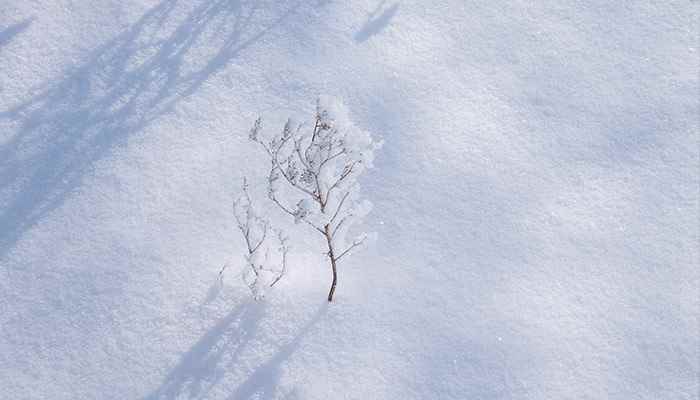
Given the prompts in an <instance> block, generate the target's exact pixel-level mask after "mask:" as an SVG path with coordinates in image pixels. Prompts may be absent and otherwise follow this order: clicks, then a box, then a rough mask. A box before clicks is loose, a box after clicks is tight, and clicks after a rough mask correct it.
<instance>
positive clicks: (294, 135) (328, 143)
mask: <svg viewBox="0 0 700 400" xmlns="http://www.w3.org/2000/svg"><path fill="white" fill-rule="evenodd" d="M261 136H262V120H261V119H260V118H258V119H257V120H256V121H255V125H254V126H253V128H252V129H251V131H250V139H251V140H252V141H254V142H256V143H258V144H259V145H260V146H262V148H263V149H265V152H266V153H267V155H268V156H269V158H270V170H269V174H268V197H269V198H270V199H271V200H272V201H273V202H274V203H275V204H276V205H277V206H278V207H279V208H280V209H281V210H282V211H284V212H285V213H287V214H289V215H290V216H292V217H293V218H294V221H295V222H296V223H299V222H304V223H306V224H308V225H309V226H310V227H312V228H313V229H314V230H315V231H317V232H318V233H319V234H321V235H322V236H323V238H324V239H325V244H326V247H327V252H326V254H327V256H328V259H329V262H330V266H331V271H332V274H333V279H332V281H331V287H330V290H329V292H328V301H329V302H330V301H333V294H334V293H335V289H336V285H337V283H338V269H337V267H338V263H339V262H340V261H341V260H342V259H343V258H344V257H346V256H347V255H348V254H350V252H351V251H352V250H354V249H355V248H357V247H358V246H360V245H361V244H362V243H363V242H364V241H365V238H366V235H365V234H361V235H359V236H357V237H355V238H354V239H353V240H352V241H350V242H347V241H346V239H345V237H346V232H347V230H348V228H349V227H350V226H351V225H353V224H355V223H357V222H358V221H359V220H360V219H361V218H362V217H364V216H365V215H366V214H367V213H368V212H369V210H370V208H371V204H370V203H369V202H367V201H362V202H361V201H359V199H358V198H359V185H358V183H357V178H358V176H360V174H362V172H363V171H364V170H365V169H367V168H370V167H371V166H372V160H373V157H374V150H375V149H377V148H379V147H380V146H381V144H380V143H377V142H375V141H373V140H372V137H371V136H370V135H369V133H367V132H365V131H362V130H360V129H358V128H357V127H356V126H355V125H354V124H352V123H351V121H350V119H349V118H348V113H347V110H346V109H345V107H344V106H343V104H342V103H340V102H339V101H337V100H334V99H331V98H326V97H320V98H319V99H318V101H317V105H316V113H315V116H314V119H313V123H312V125H311V126H310V127H307V126H305V125H304V124H303V123H299V124H295V123H293V122H292V121H291V119H290V120H287V123H286V124H285V125H284V128H283V129H282V131H281V132H279V133H278V134H276V135H274V136H273V137H272V138H271V139H269V140H266V139H263V138H262V137H261ZM283 187H284V189H283Z"/></svg>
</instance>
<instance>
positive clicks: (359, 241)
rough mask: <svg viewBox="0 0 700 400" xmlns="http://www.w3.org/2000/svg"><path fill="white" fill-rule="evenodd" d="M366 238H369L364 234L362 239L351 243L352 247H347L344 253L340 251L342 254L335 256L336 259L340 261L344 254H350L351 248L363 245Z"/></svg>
mask: <svg viewBox="0 0 700 400" xmlns="http://www.w3.org/2000/svg"><path fill="white" fill-rule="evenodd" d="M365 239H367V236H362V239H360V240H356V241H354V242H353V243H352V244H351V245H350V247H348V248H347V249H345V251H343V252H342V253H340V255H339V256H338V257H336V258H335V261H340V259H341V258H343V256H344V255H346V254H348V252H349V251H350V250H352V249H354V248H355V247H357V246H359V245H361V244H362V243H363V242H364V241H365Z"/></svg>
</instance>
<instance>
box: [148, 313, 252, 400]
mask: <svg viewBox="0 0 700 400" xmlns="http://www.w3.org/2000/svg"><path fill="white" fill-rule="evenodd" d="M263 313H264V304H262V303H256V302H252V303H247V304H242V305H240V306H238V307H237V308H235V309H234V310H232V311H231V312H230V313H229V314H228V315H226V316H225V317H224V318H222V319H221V320H220V321H219V322H217V324H216V325H215V326H214V327H213V328H211V329H210V330H209V331H208V332H207V333H206V334H205V335H204V336H202V337H201V338H200V339H199V340H198V341H197V343H195V344H194V345H193V346H192V347H191V348H190V349H189V350H188V351H187V352H186V353H185V354H184V355H183V356H182V357H181V358H180V361H179V362H178V363H177V365H176V366H175V367H174V368H173V369H172V370H171V371H170V373H168V375H167V376H166V377H165V379H164V380H163V382H162V383H161V385H160V386H159V387H158V388H157V389H156V390H154V391H153V392H152V393H150V394H149V395H147V396H146V397H144V398H143V400H158V399H174V398H178V396H180V395H182V394H186V395H187V396H188V398H190V399H206V398H207V395H208V393H209V392H210V391H211V389H212V388H214V387H215V386H216V385H217V384H218V382H219V381H220V380H221V379H222V378H223V376H224V372H225V369H224V366H223V365H222V359H223V358H224V356H230V357H231V358H232V360H236V359H237V358H238V357H239V356H240V354H241V353H242V352H243V351H244V350H245V349H246V347H247V345H248V342H249V341H250V340H251V338H252V337H253V336H254V335H255V332H256V331H257V329H258V321H259V320H260V318H261V317H262V315H263Z"/></svg>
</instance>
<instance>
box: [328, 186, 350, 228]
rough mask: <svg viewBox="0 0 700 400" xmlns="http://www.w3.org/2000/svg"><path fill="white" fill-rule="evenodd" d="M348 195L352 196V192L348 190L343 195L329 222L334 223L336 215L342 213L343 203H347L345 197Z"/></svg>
mask: <svg viewBox="0 0 700 400" xmlns="http://www.w3.org/2000/svg"><path fill="white" fill-rule="evenodd" d="M348 196H350V192H346V193H345V194H344V195H343V198H342V199H340V203H338V208H336V209H335V212H334V213H333V216H332V217H331V220H330V221H329V223H333V221H335V219H336V217H337V216H338V214H339V213H340V210H341V209H342V208H343V204H344V203H345V199H347V198H348Z"/></svg>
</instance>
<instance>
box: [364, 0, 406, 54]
mask: <svg viewBox="0 0 700 400" xmlns="http://www.w3.org/2000/svg"><path fill="white" fill-rule="evenodd" d="M385 3H386V0H383V1H382V2H381V3H379V5H378V6H377V7H376V8H375V9H374V11H372V12H371V13H370V14H369V17H368V18H367V21H365V23H364V25H362V28H360V30H359V31H357V33H355V42H357V43H362V42H364V41H366V40H367V39H369V38H371V37H372V36H374V35H376V34H378V33H379V32H381V31H382V30H383V29H384V28H386V27H387V26H388V25H389V22H391V19H392V18H394V15H396V12H397V11H398V9H399V3H394V4H392V5H391V6H390V7H388V8H387V9H385V10H384V11H382V13H381V14H380V13H379V11H380V10H381V9H382V8H383V7H384V4H385Z"/></svg>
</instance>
